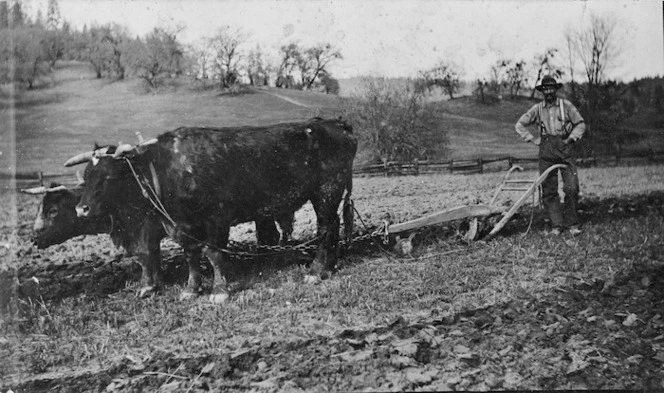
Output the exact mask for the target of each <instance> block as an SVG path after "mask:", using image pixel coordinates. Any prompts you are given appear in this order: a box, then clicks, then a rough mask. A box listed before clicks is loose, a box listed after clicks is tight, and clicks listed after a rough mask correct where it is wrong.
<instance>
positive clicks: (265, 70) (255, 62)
mask: <svg viewBox="0 0 664 393" xmlns="http://www.w3.org/2000/svg"><path fill="white" fill-rule="evenodd" d="M271 71H272V66H271V65H270V64H269V62H268V61H267V59H266V58H265V56H264V53H263V50H262V49H261V46H260V45H258V44H257V45H256V47H255V48H254V49H252V50H251V51H250V52H249V56H248V58H247V75H248V76H249V83H250V84H251V85H253V86H267V85H269V84H270V72H271Z"/></svg>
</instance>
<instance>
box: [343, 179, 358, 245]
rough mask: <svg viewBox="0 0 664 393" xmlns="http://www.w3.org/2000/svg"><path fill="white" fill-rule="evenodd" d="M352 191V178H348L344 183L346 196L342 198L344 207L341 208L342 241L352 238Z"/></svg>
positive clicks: (353, 209) (353, 208)
mask: <svg viewBox="0 0 664 393" xmlns="http://www.w3.org/2000/svg"><path fill="white" fill-rule="evenodd" d="M352 191H353V176H352V175H351V176H349V179H348V182H347V183H346V196H345V197H344V207H343V212H342V215H343V219H344V239H345V240H346V241H349V240H350V238H351V237H352V236H353V213H354V211H355V207H354V206H353V200H352V199H350V196H351V193H352Z"/></svg>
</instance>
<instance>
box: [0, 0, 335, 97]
mask: <svg viewBox="0 0 664 393" xmlns="http://www.w3.org/2000/svg"><path fill="white" fill-rule="evenodd" d="M181 31H182V28H172V29H166V28H155V29H153V30H152V31H151V32H150V33H148V34H147V35H145V36H144V37H139V36H136V37H133V36H132V35H131V34H130V32H129V30H128V29H127V28H126V27H125V26H123V25H121V24H117V23H109V24H105V25H99V26H97V25H95V26H87V25H86V26H84V27H83V28H82V29H81V30H77V29H74V28H72V26H71V25H70V24H69V23H68V22H67V21H65V20H64V19H63V18H62V17H61V15H60V11H59V5H58V1H57V0H49V1H48V5H47V11H46V16H45V17H44V16H43V13H42V12H41V11H38V12H37V15H36V16H35V17H34V18H30V17H29V16H28V15H26V13H25V12H24V11H23V7H22V3H21V1H20V0H14V1H13V3H11V4H10V3H9V2H8V1H6V0H1V1H0V83H9V82H11V83H14V84H16V85H17V86H19V87H25V88H27V89H32V88H34V87H35V83H37V82H38V81H39V80H40V79H41V78H43V77H45V76H47V75H48V74H49V73H50V72H52V70H53V68H54V66H55V64H56V62H57V61H60V60H78V61H85V62H88V63H90V64H91V65H92V67H93V68H94V71H95V74H96V77H97V78H109V79H116V80H119V79H124V78H127V77H136V78H140V79H142V80H144V81H145V83H146V85H148V86H149V87H151V88H157V87H159V86H161V85H163V84H166V83H168V81H169V80H172V79H174V78H177V77H181V76H188V77H191V78H192V79H193V80H194V81H196V82H198V83H200V84H202V86H203V87H204V88H206V87H213V86H214V87H219V88H222V89H226V88H231V87H233V86H235V85H237V84H239V83H246V84H251V85H271V86H277V87H283V88H293V89H303V90H317V91H323V92H326V93H331V94H338V92H339V83H338V81H337V80H336V79H335V78H334V77H333V76H332V74H331V72H330V70H329V65H330V64H332V63H333V62H334V61H336V60H339V59H342V55H341V52H340V51H339V50H338V49H337V48H335V47H334V46H333V45H332V44H330V43H319V44H316V45H313V46H303V45H301V44H299V43H297V42H291V43H288V44H285V45H282V46H281V47H280V48H278V55H279V59H278V60H273V59H269V58H268V56H267V52H266V51H265V50H264V49H263V48H261V46H260V45H256V46H255V47H253V48H251V49H249V50H247V49H245V47H246V46H247V43H248V38H249V37H248V36H247V35H246V34H245V33H244V32H243V31H242V30H241V29H233V28H231V27H228V26H225V27H221V28H219V29H218V30H217V31H216V32H215V33H214V34H213V35H211V36H209V37H204V38H202V39H201V40H200V42H198V43H197V44H189V45H187V44H184V43H182V42H181V41H180V40H179V39H178V34H179V33H180V32H181Z"/></svg>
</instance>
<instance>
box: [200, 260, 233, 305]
mask: <svg viewBox="0 0 664 393" xmlns="http://www.w3.org/2000/svg"><path fill="white" fill-rule="evenodd" d="M205 256H206V257H207V258H208V259H209V260H210V264H212V269H213V270H214V283H213V284H212V293H211V294H210V302H212V303H215V304H221V303H225V302H226V300H228V298H229V297H230V291H229V290H228V283H227V282H226V276H224V273H223V269H222V265H224V263H225V262H226V261H225V259H226V254H224V253H223V252H221V251H216V250H212V249H210V248H207V249H206V250H205Z"/></svg>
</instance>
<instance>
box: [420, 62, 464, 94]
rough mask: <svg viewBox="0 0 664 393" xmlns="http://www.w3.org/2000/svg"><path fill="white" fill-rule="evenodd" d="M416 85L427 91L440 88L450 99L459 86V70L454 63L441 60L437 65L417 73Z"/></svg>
mask: <svg viewBox="0 0 664 393" xmlns="http://www.w3.org/2000/svg"><path fill="white" fill-rule="evenodd" d="M418 87H419V88H420V89H425V90H427V91H428V92H431V91H432V90H433V89H435V88H440V89H441V90H442V91H443V92H445V93H446V94H447V95H449V96H450V100H451V99H453V98H454V93H456V92H457V91H459V88H460V87H461V80H460V71H459V70H458V68H457V67H456V66H455V65H453V64H451V63H447V62H445V61H442V60H441V61H440V62H439V63H438V65H437V66H435V67H433V68H431V69H429V70H426V71H421V72H420V73H419V81H418Z"/></svg>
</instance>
